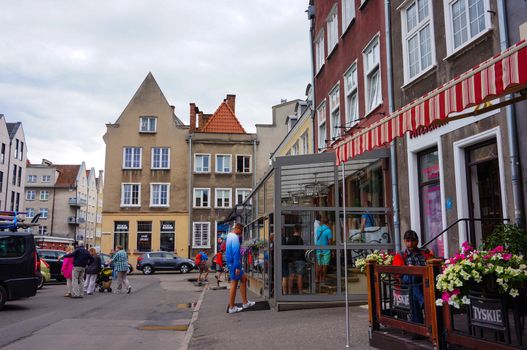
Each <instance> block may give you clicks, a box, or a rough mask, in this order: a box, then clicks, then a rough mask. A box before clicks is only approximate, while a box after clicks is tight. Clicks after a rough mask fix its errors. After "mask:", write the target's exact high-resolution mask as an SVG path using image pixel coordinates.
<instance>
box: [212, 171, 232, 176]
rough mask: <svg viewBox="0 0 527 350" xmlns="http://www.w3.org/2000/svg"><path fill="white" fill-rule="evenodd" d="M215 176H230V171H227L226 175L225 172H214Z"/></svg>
mask: <svg viewBox="0 0 527 350" xmlns="http://www.w3.org/2000/svg"><path fill="white" fill-rule="evenodd" d="M215 174H218V175H231V174H232V171H229V172H228V173H227V172H219V171H216V172H215Z"/></svg>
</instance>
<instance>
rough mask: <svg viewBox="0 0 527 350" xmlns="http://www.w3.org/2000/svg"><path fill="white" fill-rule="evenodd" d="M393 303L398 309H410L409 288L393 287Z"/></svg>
mask: <svg viewBox="0 0 527 350" xmlns="http://www.w3.org/2000/svg"><path fill="white" fill-rule="evenodd" d="M392 296H393V305H394V307H396V308H398V309H403V310H410V289H409V288H401V287H394V288H393V289H392Z"/></svg>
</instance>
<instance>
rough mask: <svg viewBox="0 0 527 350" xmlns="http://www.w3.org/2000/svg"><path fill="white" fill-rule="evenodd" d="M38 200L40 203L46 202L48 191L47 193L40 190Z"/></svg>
mask: <svg viewBox="0 0 527 350" xmlns="http://www.w3.org/2000/svg"><path fill="white" fill-rule="evenodd" d="M38 198H39V200H41V201H47V200H49V191H47V190H41V191H40V194H39V197H38Z"/></svg>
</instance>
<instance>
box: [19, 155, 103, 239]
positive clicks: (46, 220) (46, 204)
mask: <svg viewBox="0 0 527 350" xmlns="http://www.w3.org/2000/svg"><path fill="white" fill-rule="evenodd" d="M97 192H98V189H97V181H96V179H95V169H93V168H92V169H90V170H86V165H85V163H84V162H82V163H81V164H53V163H52V162H50V161H48V160H45V159H44V160H42V162H41V164H29V165H28V166H27V176H26V178H25V201H26V202H25V204H26V206H25V211H26V212H27V217H28V218H32V217H33V216H34V215H36V214H38V213H40V218H39V221H38V222H39V224H40V225H39V226H38V227H34V228H32V232H33V233H34V234H35V235H37V234H38V235H46V236H55V237H64V238H72V239H76V240H81V239H82V240H85V241H86V243H88V244H92V245H95V242H94V241H93V240H90V238H91V237H95V230H96V217H95V211H96V210H97V202H96V201H95V200H94V199H93V198H94V197H95V196H96V194H97Z"/></svg>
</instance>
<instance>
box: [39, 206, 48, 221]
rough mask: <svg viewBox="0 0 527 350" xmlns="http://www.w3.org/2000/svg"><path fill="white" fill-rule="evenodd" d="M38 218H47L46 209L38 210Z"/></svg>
mask: <svg viewBox="0 0 527 350" xmlns="http://www.w3.org/2000/svg"><path fill="white" fill-rule="evenodd" d="M40 218H41V219H47V218H48V208H40Z"/></svg>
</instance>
